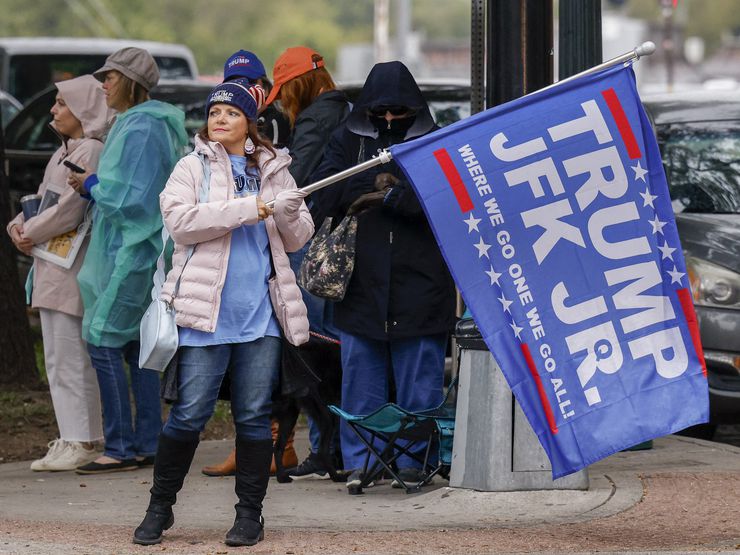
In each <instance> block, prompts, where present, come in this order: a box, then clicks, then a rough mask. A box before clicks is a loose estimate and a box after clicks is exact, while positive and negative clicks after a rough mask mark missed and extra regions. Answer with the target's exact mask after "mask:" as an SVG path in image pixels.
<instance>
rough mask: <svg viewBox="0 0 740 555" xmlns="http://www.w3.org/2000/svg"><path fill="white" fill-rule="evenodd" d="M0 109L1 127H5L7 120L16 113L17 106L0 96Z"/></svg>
mask: <svg viewBox="0 0 740 555" xmlns="http://www.w3.org/2000/svg"><path fill="white" fill-rule="evenodd" d="M0 110H2V118H3V127H7V125H8V122H9V121H10V120H11V119H12V118H13V116H14V115H16V114H17V113H18V108H16V107H15V105H14V104H13V103H12V102H10V100H8V99H7V98H5V97H3V96H0Z"/></svg>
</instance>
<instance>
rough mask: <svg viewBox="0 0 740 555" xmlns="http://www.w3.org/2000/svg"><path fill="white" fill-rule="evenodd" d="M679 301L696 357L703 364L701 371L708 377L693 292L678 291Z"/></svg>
mask: <svg viewBox="0 0 740 555" xmlns="http://www.w3.org/2000/svg"><path fill="white" fill-rule="evenodd" d="M676 294H677V295H678V300H679V302H680V303H681V308H682V309H683V315H684V317H685V318H686V324H688V326H689V333H691V341H692V343H693V344H694V349H695V350H696V356H698V357H699V362H701V370H702V372H704V377H705V378H706V377H707V363H706V362H705V361H704V349H702V346H701V335H700V334H699V321H698V320H697V319H696V312H694V301H693V299H692V298H691V291H689V290H688V289H686V288H685V287H684V288H683V289H679V290H678V291H676Z"/></svg>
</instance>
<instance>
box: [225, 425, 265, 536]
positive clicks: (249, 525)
mask: <svg viewBox="0 0 740 555" xmlns="http://www.w3.org/2000/svg"><path fill="white" fill-rule="evenodd" d="M271 462H272V440H271V439H265V440H247V439H240V438H238V437H237V439H236V485H235V487H234V489H235V491H236V495H237V497H238V498H239V502H238V503H237V504H236V505H235V506H234V508H235V509H236V519H235V520H234V526H233V527H232V528H231V530H229V531H228V533H227V534H226V545H231V546H238V545H254V544H256V543H257V542H258V541H260V540H262V539H263V538H264V537H265V532H264V526H265V521H264V519H263V518H262V500H263V499H264V498H265V494H266V493H267V484H268V482H269V481H270V463H271Z"/></svg>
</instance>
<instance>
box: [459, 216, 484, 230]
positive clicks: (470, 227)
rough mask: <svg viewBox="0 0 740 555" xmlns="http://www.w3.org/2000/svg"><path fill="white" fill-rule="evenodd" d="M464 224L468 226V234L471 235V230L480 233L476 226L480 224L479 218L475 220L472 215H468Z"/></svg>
mask: <svg viewBox="0 0 740 555" xmlns="http://www.w3.org/2000/svg"><path fill="white" fill-rule="evenodd" d="M463 221H464V222H465V223H466V224H468V233H471V232H472V231H473V230H475V231H478V232H480V230H479V229H478V224H479V223H480V222H481V219H480V218H476V217H475V216H474V215H473V213H472V212H471V213H470V217H469V218H468V219H467V220H463Z"/></svg>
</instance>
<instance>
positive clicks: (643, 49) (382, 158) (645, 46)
mask: <svg viewBox="0 0 740 555" xmlns="http://www.w3.org/2000/svg"><path fill="white" fill-rule="evenodd" d="M653 52H655V43H654V42H652V41H647V42H643V43H642V44H641V45H640V46H638V47H637V48H635V49H634V50H631V51H629V52H625V53H624V54H622V55H620V56H617V57H616V58H612V59H611V60H607V61H606V62H603V63H601V64H599V65H597V66H594V67H592V68H589V69H586V70H584V71H581V72H580V73H576V74H575V75H571V76H570V77H568V78H566V79H563V80H562V81H558V82H557V83H553V84H552V85H548V86H547V87H543V88H541V89H537V90H536V91H532V92H531V93H529V94H527V95H525V96H532V95H535V94H538V93H541V92H543V91H546V90H549V89H552V88H553V87H558V86H560V85H562V84H564V83H569V82H571V81H573V80H574V79H578V78H580V77H584V76H586V75H591V74H593V73H597V72H599V71H602V70H604V69H607V68H609V67H612V66H615V65H618V64H623V63H627V62H630V61H632V60H639V59H640V58H642V57H643V56H650V54H652V53H653ZM392 159H393V156H392V155H391V153H390V151H389V150H383V151H381V152H380V153H378V155H377V156H376V157H374V158H371V159H370V160H367V161H365V162H362V163H361V164H357V165H356V166H352V167H351V168H347V169H346V170H344V171H341V172H339V173H337V174H334V175H331V176H329V177H327V178H324V179H322V180H320V181H317V182H316V183H312V184H311V185H307V186H305V187H303V188H302V189H300V192H301V194H302V195H303V196H304V197H305V196H307V195H310V194H311V193H313V192H314V191H318V190H319V189H323V188H324V187H326V186H328V185H332V184H334V183H336V182H337V181H341V180H343V179H346V178H347V177H350V176H352V175H355V174H357V173H360V172H364V171H365V170H369V169H370V168H373V167H375V166H378V165H380V164H387V163H388V162H390V161H391V160H392ZM274 205H275V201H274V200H271V201H270V202H268V203H267V206H268V207H270V208H273V207H274Z"/></svg>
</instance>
